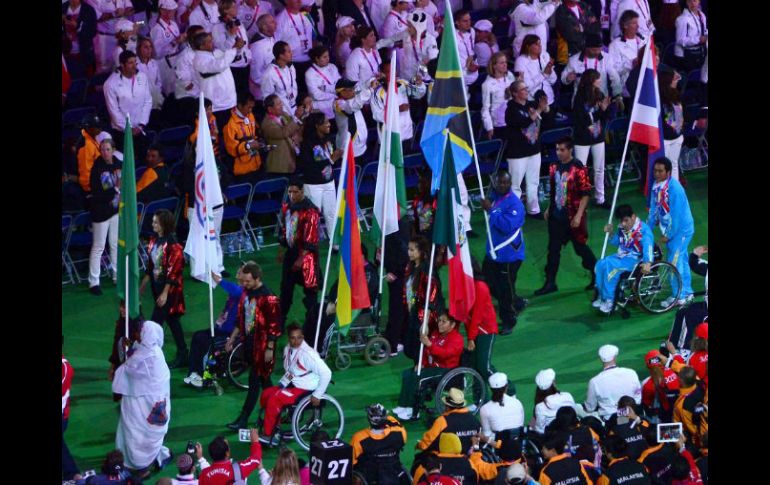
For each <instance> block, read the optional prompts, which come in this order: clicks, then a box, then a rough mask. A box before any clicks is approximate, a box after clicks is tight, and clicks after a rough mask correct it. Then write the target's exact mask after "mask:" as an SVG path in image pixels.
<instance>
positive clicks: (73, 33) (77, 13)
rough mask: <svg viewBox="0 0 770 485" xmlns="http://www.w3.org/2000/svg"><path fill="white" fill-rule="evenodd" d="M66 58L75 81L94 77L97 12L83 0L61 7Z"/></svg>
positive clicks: (71, 0)
mask: <svg viewBox="0 0 770 485" xmlns="http://www.w3.org/2000/svg"><path fill="white" fill-rule="evenodd" d="M61 14H62V37H63V47H64V58H65V59H66V61H67V67H68V69H69V71H70V74H71V75H72V78H73V79H76V78H81V77H88V78H90V77H91V76H93V75H94V70H95V67H96V66H95V62H96V58H95V57H94V37H95V36H96V11H95V10H94V8H93V7H92V6H91V5H89V4H87V3H85V2H83V1H82V0H68V1H66V2H64V3H63V4H62V6H61Z"/></svg>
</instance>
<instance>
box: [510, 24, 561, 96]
mask: <svg viewBox="0 0 770 485" xmlns="http://www.w3.org/2000/svg"><path fill="white" fill-rule="evenodd" d="M553 64H554V61H553V59H551V56H549V55H548V52H546V51H545V49H543V44H542V41H541V40H540V38H539V37H537V36H536V35H534V34H530V35H528V36H526V37H525V38H524V42H523V43H522V44H521V55H520V56H519V57H517V58H516V63H515V64H514V66H513V72H514V73H516V75H517V76H522V78H521V79H522V80H523V81H524V83H525V84H526V85H527V89H528V90H529V100H530V101H532V100H534V99H535V93H537V92H538V91H540V90H543V91H544V92H545V94H546V96H547V97H548V106H551V109H552V110H553V108H554V106H552V105H553V103H554V94H553V85H554V84H556V71H554V69H553Z"/></svg>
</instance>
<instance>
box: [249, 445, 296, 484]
mask: <svg viewBox="0 0 770 485" xmlns="http://www.w3.org/2000/svg"><path fill="white" fill-rule="evenodd" d="M259 480H260V482H261V483H262V485H273V484H274V485H300V483H301V482H300V478H299V462H298V461H297V454H296V453H294V451H293V450H290V449H288V448H285V449H283V450H281V452H280V453H279V454H278V459H277V460H276V462H275V467H273V471H272V472H268V471H267V470H265V467H264V464H263V463H260V464H259Z"/></svg>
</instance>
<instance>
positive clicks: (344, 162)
mask: <svg viewBox="0 0 770 485" xmlns="http://www.w3.org/2000/svg"><path fill="white" fill-rule="evenodd" d="M349 147H350V133H349V132H348V133H347V136H346V137H345V149H344V151H343V152H342V171H341V172H340V180H339V185H338V186H337V205H336V213H337V217H335V218H334V221H332V232H331V234H332V237H331V239H329V253H328V255H327V256H326V271H324V284H323V288H322V289H321V300H320V302H319V304H318V305H319V308H318V318H317V319H316V324H315V339H314V341H313V350H318V335H319V334H320V333H321V319H322V318H323V314H324V312H325V311H326V309H325V308H324V304H323V303H324V298H326V284H327V283H328V282H329V268H330V266H331V263H332V251H333V250H334V236H335V234H336V233H337V220H338V219H339V218H340V205H341V204H342V184H343V183H344V181H345V177H346V176H347V171H348V148H349ZM349 189H351V190H352V189H353V188H352V187H349ZM356 217H358V214H356ZM327 223H328V221H327Z"/></svg>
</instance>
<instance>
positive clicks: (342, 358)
mask: <svg viewBox="0 0 770 485" xmlns="http://www.w3.org/2000/svg"><path fill="white" fill-rule="evenodd" d="M352 363H353V359H351V358H350V354H348V353H347V352H343V351H341V350H340V351H339V352H337V357H336V358H335V359H334V367H336V368H337V370H345V369H347V368H349V367H350V364H352Z"/></svg>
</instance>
